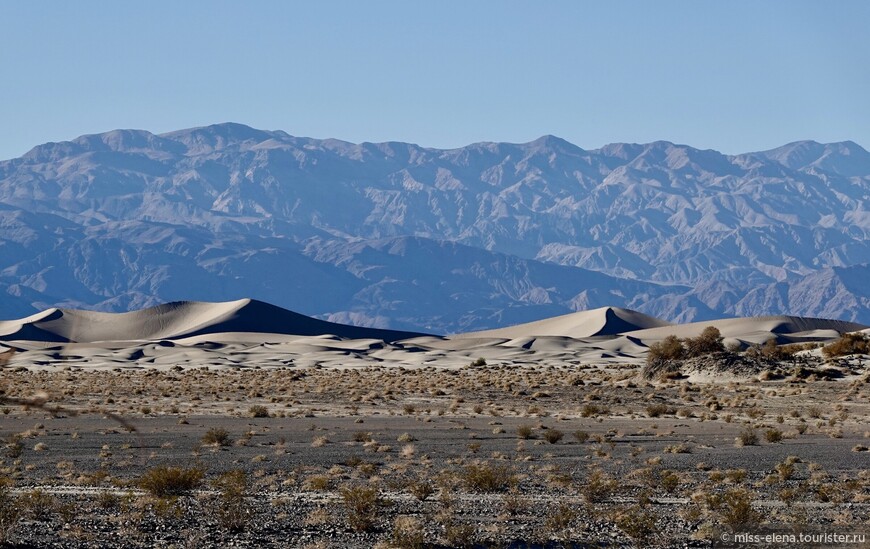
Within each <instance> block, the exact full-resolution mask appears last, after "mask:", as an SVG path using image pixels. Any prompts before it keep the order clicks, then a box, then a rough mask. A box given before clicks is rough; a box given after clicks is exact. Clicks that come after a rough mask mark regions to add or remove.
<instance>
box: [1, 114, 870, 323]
mask: <svg viewBox="0 0 870 549" xmlns="http://www.w3.org/2000/svg"><path fill="white" fill-rule="evenodd" d="M868 196H870V153H867V151H865V150H864V149H862V148H861V147H859V146H858V145H856V144H854V143H851V142H844V143H835V144H827V145H825V144H819V143H814V142H798V143H793V144H789V145H785V146H783V147H780V148H778V149H774V150H772V151H765V152H759V153H747V154H742V155H734V156H727V155H722V154H720V153H717V152H715V151H702V150H698V149H694V148H691V147H688V146H684V145H675V144H672V143H667V142H655V143H650V144H645V145H638V144H612V145H607V146H605V147H602V148H600V149H597V150H584V149H581V148H579V147H576V146H574V145H572V144H570V143H568V142H567V141H564V140H562V139H559V138H556V137H552V136H545V137H542V138H540V139H537V140H535V141H532V142H530V143H525V144H508V143H477V144H473V145H469V146H467V147H462V148H459V149H452V150H438V149H430V148H423V147H419V146H417V145H412V144H405V143H380V144H373V143H362V144H352V143H346V142H342V141H338V140H331V139H327V140H317V139H310V138H301V137H293V136H290V135H288V134H286V133H285V132H280V131H276V132H266V131H261V130H255V129H253V128H249V127H247V126H242V125H238V124H220V125H215V126H209V127H205V128H194V129H190V130H181V131H178V132H172V133H168V134H162V135H154V134H150V133H148V132H145V131H134V130H117V131H113V132H108V133H105V134H99V135H91V136H83V137H80V138H78V139H75V140H73V141H70V142H64V143H49V144H46V145H40V146H38V147H35V148H34V149H33V150H31V151H30V152H28V153H27V154H26V155H24V156H23V157H21V158H17V159H13V160H9V161H5V162H0V253H2V257H3V258H4V259H3V262H2V263H0V289H2V290H3V291H5V293H6V294H7V295H6V296H4V299H3V301H2V304H0V316H3V317H15V316H21V315H22V314H28V313H30V312H33V310H35V309H41V308H46V307H51V306H55V305H64V306H72V307H83V306H84V307H93V308H97V309H100V310H107V311H124V310H129V309H133V308H140V307H144V306H150V305H155V304H157V303H161V302H165V301H172V300H188V299H197V300H204V301H219V300H226V299H235V298H238V297H241V296H247V295H252V296H254V297H256V298H259V299H263V300H266V301H270V302H274V303H276V304H278V305H280V306H282V307H288V308H292V309H294V310H298V311H300V312H304V313H306V314H313V315H317V316H319V317H321V318H325V319H333V320H338V321H343V322H348V321H349V322H353V323H361V324H372V325H376V326H379V327H393V328H402V329H412V330H427V331H436V332H439V333H444V332H452V331H466V330H471V329H485V328H491V327H495V326H499V325H504V324H506V323H510V322H523V321H529V320H534V319H536V318H542V317H545V316H553V315H556V314H562V313H566V312H570V311H575V310H583V309H589V308H594V307H600V306H607V305H615V306H625V307H629V308H632V309H636V310H639V311H642V312H644V313H647V314H651V315H653V316H658V317H661V318H666V319H668V320H672V321H680V322H685V321H690V320H702V319H707V318H714V317H721V316H727V315H743V316H745V315H761V314H781V313H788V314H797V315H805V316H816V317H836V318H844V319H848V320H858V321H863V322H868V321H870V292H868V291H867V290H866V285H862V284H857V283H855V280H860V274H857V275H856V273H861V272H867V271H868V269H870V267H868V266H867V265H868V264H870V240H868V238H867V236H868V232H870V215H868V213H867V212H866V210H865V208H866V203H867V199H868ZM409 244H411V248H412V249H414V250H417V251H416V252H415V254H414V255H413V261H411V260H410V259H409V258H407V254H406V253H405V252H403V251H402V250H403V249H406V248H407V247H408V246H409ZM553 264H557V265H553ZM560 269H562V270H560ZM429 272H439V273H447V274H450V276H451V277H452V278H450V281H451V286H452V287H446V286H445V287H443V288H441V289H435V288H434V287H433V281H432V280H428V281H426V280H425V277H422V278H421V276H420V274H421V273H429ZM291 273H292V276H288V275H289V274H291ZM441 276H447V275H441ZM856 276H857V278H856ZM430 278H431V277H430ZM568 280H581V281H583V282H584V284H586V286H585V287H584V288H580V287H578V285H577V284H573V285H572V284H569V283H568V282H566V281H568ZM427 284H428V286H427ZM820 284H821V286H820ZM246 288H247V289H246ZM818 288H820V289H821V290H823V291H821V292H820V293H821V295H823V296H824V298H820V297H819V294H818V293H814V289H818ZM421 302H424V303H426V305H425V306H421ZM469 304H471V305H472V306H471V307H463V305H469ZM397 319H398V320H397Z"/></svg>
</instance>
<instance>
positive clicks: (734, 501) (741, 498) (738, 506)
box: [719, 488, 761, 528]
mask: <svg viewBox="0 0 870 549" xmlns="http://www.w3.org/2000/svg"><path fill="white" fill-rule="evenodd" d="M719 514H720V518H721V520H722V523H723V524H725V525H727V526H730V527H731V528H738V527H741V526H746V525H751V524H757V523H758V522H759V521H760V520H761V514H760V513H759V512H758V511H756V510H755V509H753V508H752V493H751V492H749V491H748V490H745V489H743V488H733V489H731V490H728V491H727V492H725V493H724V494H723V495H722V499H721V503H720V507H719Z"/></svg>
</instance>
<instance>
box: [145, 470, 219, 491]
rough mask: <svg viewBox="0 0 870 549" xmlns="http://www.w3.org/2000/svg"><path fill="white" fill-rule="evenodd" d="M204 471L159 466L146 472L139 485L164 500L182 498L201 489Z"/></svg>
mask: <svg viewBox="0 0 870 549" xmlns="http://www.w3.org/2000/svg"><path fill="white" fill-rule="evenodd" d="M204 475H205V474H204V472H203V471H202V469H198V468H192V469H182V468H180V467H169V466H166V465H159V466H157V467H152V468H151V469H148V470H147V471H145V473H144V474H143V475H142V476H141V477H140V478H139V481H138V485H139V487H140V488H142V489H143V490H145V491H147V492H148V493H150V494H151V495H152V496H155V497H159V498H163V497H170V496H180V495H184V494H187V493H189V492H190V491H191V490H193V489H195V488H197V487H199V485H200V483H201V482H202V478H203V476H204Z"/></svg>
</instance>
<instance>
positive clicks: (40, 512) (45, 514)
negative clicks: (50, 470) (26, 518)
mask: <svg viewBox="0 0 870 549" xmlns="http://www.w3.org/2000/svg"><path fill="white" fill-rule="evenodd" d="M19 502H20V504H21V505H22V507H23V508H24V509H25V510H26V511H27V513H28V514H29V515H30V516H31V517H33V519H34V520H40V521H45V520H49V519H50V518H51V515H52V513H53V512H54V510H55V507H56V505H57V500H55V499H54V496H52V495H50V494H46V493H45V492H43V491H42V490H39V489H35V490H31V491H29V492H27V493H26V494H24V495H22V496H21V497H20V498H19Z"/></svg>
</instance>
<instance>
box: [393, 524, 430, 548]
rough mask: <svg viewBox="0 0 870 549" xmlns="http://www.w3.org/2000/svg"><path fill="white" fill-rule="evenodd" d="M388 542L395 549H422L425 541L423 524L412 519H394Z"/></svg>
mask: <svg viewBox="0 0 870 549" xmlns="http://www.w3.org/2000/svg"><path fill="white" fill-rule="evenodd" d="M390 541H391V542H392V546H393V547H396V548H397V549H422V548H423V547H425V541H426V532H425V531H424V530H423V524H422V523H421V522H420V521H419V520H417V519H416V518H414V517H409V516H401V517H396V520H394V521H393V534H392V538H391V540H390Z"/></svg>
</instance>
